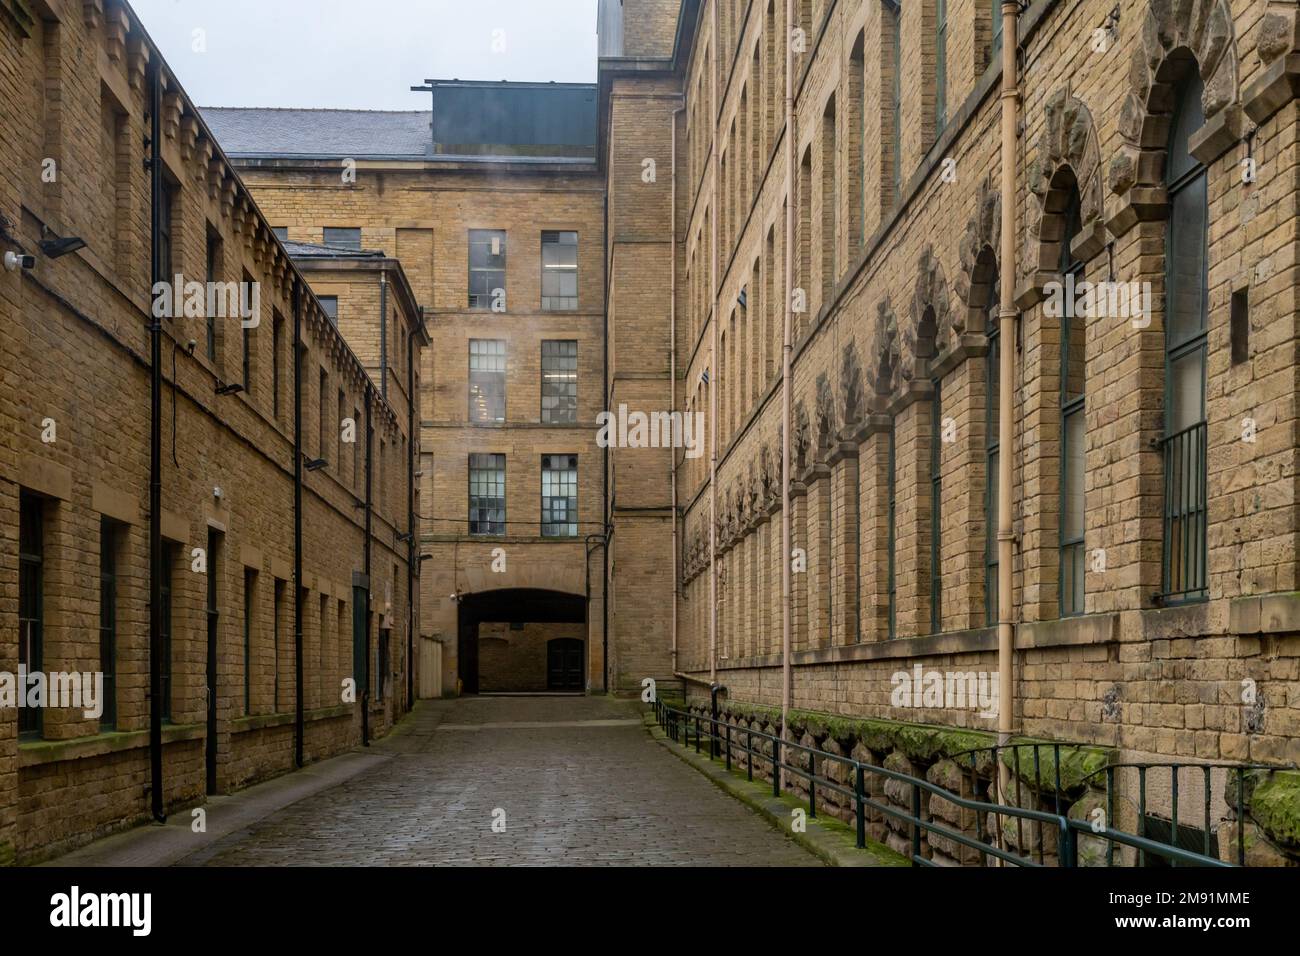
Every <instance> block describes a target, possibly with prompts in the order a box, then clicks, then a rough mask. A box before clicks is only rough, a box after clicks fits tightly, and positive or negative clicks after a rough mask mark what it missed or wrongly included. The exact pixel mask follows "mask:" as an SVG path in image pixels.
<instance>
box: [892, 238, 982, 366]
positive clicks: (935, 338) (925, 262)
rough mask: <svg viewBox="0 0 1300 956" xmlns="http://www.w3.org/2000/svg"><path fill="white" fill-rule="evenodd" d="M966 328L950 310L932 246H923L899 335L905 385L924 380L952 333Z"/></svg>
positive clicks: (948, 299)
mask: <svg viewBox="0 0 1300 956" xmlns="http://www.w3.org/2000/svg"><path fill="white" fill-rule="evenodd" d="M965 329H966V322H965V319H964V318H961V317H958V316H956V315H954V313H953V308H952V299H951V296H950V295H949V292H948V279H947V278H946V277H945V276H944V272H943V266H942V265H941V264H940V263H939V259H938V257H937V256H935V254H934V247H933V246H926V247H925V248H924V249H923V250H921V256H920V258H919V259H918V260H917V275H916V285H915V287H914V288H913V290H912V301H911V307H910V308H909V310H908V321H907V324H906V325H905V326H904V328H903V332H902V337H901V345H902V348H901V350H900V351H901V356H902V362H901V364H900V366H899V372H900V374H901V375H902V379H903V385H904V387H908V386H910V385H911V384H912V383H914V382H925V381H926V380H927V379H928V377H929V375H930V372H931V369H930V366H931V361H932V359H933V358H934V357H935V355H936V353H937V352H938V351H939V350H940V349H943V350H944V351H947V350H948V349H949V348H950V347H951V345H952V342H953V339H954V337H955V336H960V335H961V333H962V332H964V331H965Z"/></svg>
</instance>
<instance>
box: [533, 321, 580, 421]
mask: <svg viewBox="0 0 1300 956" xmlns="http://www.w3.org/2000/svg"><path fill="white" fill-rule="evenodd" d="M570 345H572V346H573V354H572V355H569V354H566V351H567V350H565V349H560V348H559V347H560V346H566V347H567V346H570ZM547 346H551V349H550V350H549V351H550V354H549V355H548V354H547V352H548V349H547ZM548 359H549V360H551V361H552V362H554V361H555V360H557V359H559V360H564V361H566V362H567V361H568V360H570V359H571V360H572V362H573V367H572V369H569V368H554V367H552V368H550V369H549V370H548V368H547V361H548ZM541 369H542V374H541V383H540V385H541V396H540V398H541V408H540V409H539V414H540V416H541V422H542V424H543V425H576V424H577V422H578V340H577V339H542V344H541ZM568 373H571V374H568ZM548 390H549V391H550V392H551V394H549V395H548V394H547V393H548ZM570 392H571V393H572V394H569V393H570ZM547 398H552V399H554V400H555V404H554V405H552V406H550V407H548V406H547V404H546V400H547ZM567 399H572V404H571V405H570V404H568V402H567V401H566V400H567ZM562 403H563V404H562ZM558 410H567V411H570V412H572V414H571V415H567V416H562V417H560V418H556V417H555V415H556V412H557V411H558Z"/></svg>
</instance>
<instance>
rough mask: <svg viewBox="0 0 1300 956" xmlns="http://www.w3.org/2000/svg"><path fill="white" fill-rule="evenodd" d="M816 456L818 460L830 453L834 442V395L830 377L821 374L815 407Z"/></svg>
mask: <svg viewBox="0 0 1300 956" xmlns="http://www.w3.org/2000/svg"><path fill="white" fill-rule="evenodd" d="M815 425H816V455H817V458H818V459H819V460H820V459H821V458H824V457H825V456H826V454H827V452H828V451H830V447H831V443H832V442H833V441H834V440H835V393H834V390H833V389H832V388H831V379H830V376H829V375H827V374H826V373H825V372H823V373H822V374H821V375H818V376H817V405H816V419H815Z"/></svg>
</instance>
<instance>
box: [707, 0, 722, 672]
mask: <svg viewBox="0 0 1300 956" xmlns="http://www.w3.org/2000/svg"><path fill="white" fill-rule="evenodd" d="M710 7H711V12H712V14H713V16H712V31H713V67H712V68H711V69H710V71H709V72H710V74H711V77H710V82H711V83H712V89H713V95H712V103H713V116H711V117H710V119H711V120H712V121H713V137H712V142H711V145H710V150H711V152H712V155H711V156H710V165H711V166H712V167H713V202H712V203H711V206H712V209H711V210H710V211H711V213H712V215H711V216H710V217H709V218H710V219H711V220H712V222H711V223H710V226H711V228H710V229H709V244H710V247H711V248H710V251H709V281H710V282H712V283H713V322H712V325H713V334H712V336H711V339H712V342H713V344H712V347H711V350H710V351H711V354H710V355H709V683H710V684H716V683H717V682H718V390H719V389H720V388H722V376H721V375H720V374H719V369H718V356H719V355H720V354H721V352H722V344H721V340H720V336H719V331H718V321H719V316H718V310H719V308H721V303H722V296H721V295H720V294H719V291H718V290H719V289H720V287H721V286H720V284H719V282H718V278H719V277H718V206H719V204H720V202H721V196H722V188H723V187H722V169H721V165H722V164H721V158H720V157H719V156H718V108H719V106H720V105H721V104H720V103H719V102H718V72H719V71H720V70H721V69H722V36H721V33H720V31H719V27H718V4H717V2H716V0H715V2H714V3H712V4H710Z"/></svg>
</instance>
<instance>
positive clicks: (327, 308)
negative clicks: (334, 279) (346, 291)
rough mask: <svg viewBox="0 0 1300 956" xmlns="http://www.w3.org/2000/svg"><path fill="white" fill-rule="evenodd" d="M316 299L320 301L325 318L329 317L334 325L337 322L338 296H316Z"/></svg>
mask: <svg viewBox="0 0 1300 956" xmlns="http://www.w3.org/2000/svg"><path fill="white" fill-rule="evenodd" d="M316 300H317V301H318V302H320V307H321V311H323V312H324V313H325V318H327V319H329V320H330V322H332V323H333V324H334V325H338V324H339V297H338V296H336V295H321V296H317V297H316Z"/></svg>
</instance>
